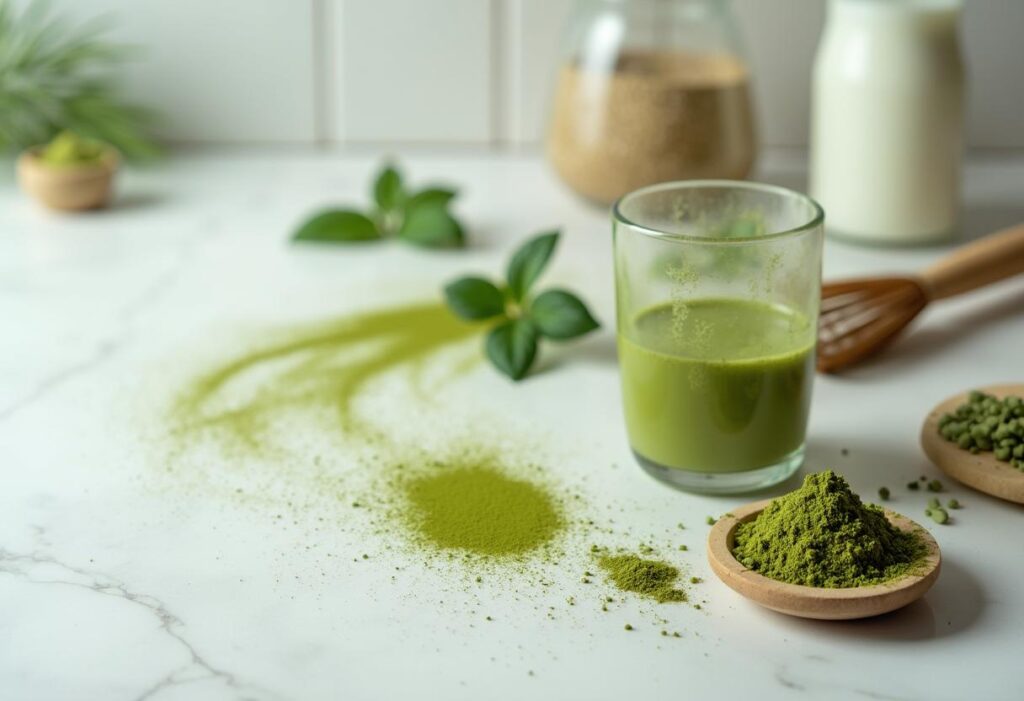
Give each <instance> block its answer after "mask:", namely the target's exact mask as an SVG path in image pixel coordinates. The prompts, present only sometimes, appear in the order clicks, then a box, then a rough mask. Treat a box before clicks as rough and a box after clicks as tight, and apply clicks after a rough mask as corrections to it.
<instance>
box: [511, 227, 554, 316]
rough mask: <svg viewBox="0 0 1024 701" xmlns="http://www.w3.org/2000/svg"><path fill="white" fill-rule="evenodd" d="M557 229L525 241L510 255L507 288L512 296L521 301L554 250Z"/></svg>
mask: <svg viewBox="0 0 1024 701" xmlns="http://www.w3.org/2000/svg"><path fill="white" fill-rule="evenodd" d="M558 233H559V232H557V231H551V232H547V233H544V234H540V235H539V236H535V237H534V238H532V239H530V240H529V241H527V242H526V243H525V244H523V245H522V246H521V247H520V248H519V250H517V251H516V252H515V254H514V255H513V256H512V260H510V261H509V264H508V273H507V277H508V289H509V292H511V294H512V298H513V299H515V300H516V301H517V302H521V301H522V300H523V297H525V296H526V293H527V292H529V291H530V287H531V286H533V283H534V282H536V281H537V278H538V277H540V274H541V273H542V272H544V268H545V267H546V266H547V264H548V260H549V259H550V258H551V254H552V253H554V251H555V244H557V243H558Z"/></svg>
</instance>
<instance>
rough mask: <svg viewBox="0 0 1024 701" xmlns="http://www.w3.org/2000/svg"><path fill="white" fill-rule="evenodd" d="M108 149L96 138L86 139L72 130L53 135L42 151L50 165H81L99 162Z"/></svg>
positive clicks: (44, 159) (43, 158)
mask: <svg viewBox="0 0 1024 701" xmlns="http://www.w3.org/2000/svg"><path fill="white" fill-rule="evenodd" d="M105 153H106V149H105V148H104V146H103V144H102V143H100V142H99V141H96V140H95V139H86V138H84V137H81V136H79V135H78V134H75V133H74V132H71V131H62V132H61V133H59V134H57V136H55V137H53V140H52V141H51V142H50V143H49V144H47V145H46V146H45V147H44V148H43V150H42V153H41V156H42V160H43V162H44V163H46V164H47V165H50V166H81V165H90V164H93V163H98V162H99V161H101V160H102V159H103V155H104V154H105Z"/></svg>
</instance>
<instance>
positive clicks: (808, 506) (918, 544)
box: [732, 470, 926, 588]
mask: <svg viewBox="0 0 1024 701" xmlns="http://www.w3.org/2000/svg"><path fill="white" fill-rule="evenodd" d="M732 552H733V555H734V556H735V557H736V559H737V560H739V561H740V562H741V563H742V564H743V565H745V566H746V567H749V568H750V569H752V570H754V571H755V572H758V573H759V574H762V575H764V576H765V577H770V578H772V579H776V580H779V581H780V582H788V583H790V584H802V585H806V586H812V587H829V588H842V587H860V586H866V585H871V584H878V583H881V582H886V581H890V580H893V579H897V578H899V577H902V576H904V575H906V574H911V573H913V572H914V571H915V569H917V568H918V567H919V566H920V563H921V560H922V558H923V556H924V555H925V553H926V548H925V545H924V542H923V541H922V540H921V538H920V536H919V535H918V534H917V533H916V532H907V531H902V530H900V529H898V528H896V527H895V526H893V525H892V524H891V523H889V521H888V519H886V517H885V513H884V512H883V511H882V509H881V508H879V507H878V506H875V505H873V504H864V503H862V502H861V500H860V497H858V496H857V495H856V494H854V493H853V492H852V491H851V490H850V485H849V484H847V482H846V480H845V479H843V478H842V477H841V476H840V475H837V474H836V473H835V472H832V471H831V470H827V471H825V472H819V473H816V474H811V475H807V477H805V478H804V483H803V486H802V487H800V489H797V490H796V491H793V492H790V493H789V494H786V495H784V496H782V497H779V498H778V499H774V500H772V502H771V503H770V504H768V506H767V507H766V508H765V509H764V511H762V512H761V513H760V514H759V515H758V516H757V518H755V519H754V520H752V521H747V522H745V523H741V524H740V525H739V526H738V527H737V528H736V535H735V542H734V546H733V551H732Z"/></svg>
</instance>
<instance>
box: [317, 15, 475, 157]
mask: <svg viewBox="0 0 1024 701" xmlns="http://www.w3.org/2000/svg"><path fill="white" fill-rule="evenodd" d="M493 5H494V3H492V2H490V1H489V0H428V1H426V2H425V1H424V0H331V10H332V12H331V14H332V15H333V18H332V21H331V26H332V31H331V33H330V34H329V36H330V40H332V41H333V45H334V47H335V50H334V51H333V52H332V55H333V56H334V57H335V61H334V65H333V66H331V67H330V75H331V76H332V78H331V83H330V84H331V85H332V86H333V89H334V105H335V107H334V114H335V121H334V136H335V137H336V138H339V139H341V140H344V141H455V142H466V143H487V142H490V141H491V139H492V137H493V136H494V133H493V119H494V116H493V107H494V97H493V95H492V93H491V90H490V85H491V83H492V70H493V62H492V41H491V39H492V36H491V35H492V31H493V30H492V22H493V21H494V18H493V16H492V10H493V7H492V6H493Z"/></svg>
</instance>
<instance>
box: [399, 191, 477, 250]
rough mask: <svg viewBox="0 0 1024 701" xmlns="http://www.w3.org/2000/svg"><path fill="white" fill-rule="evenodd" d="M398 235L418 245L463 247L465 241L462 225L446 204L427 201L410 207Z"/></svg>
mask: <svg viewBox="0 0 1024 701" xmlns="http://www.w3.org/2000/svg"><path fill="white" fill-rule="evenodd" d="M398 235H399V236H400V237H401V238H403V239H405V240H406V241H409V242H410V243H414V244H416V245H417V246H426V247H428V248H461V247H462V246H463V245H464V243H465V234H463V232H462V225H461V224H459V222H458V221H457V220H456V219H455V217H453V216H452V215H451V214H449V213H448V210H447V208H445V206H444V205H439V204H437V203H429V202H428V203H425V204H421V205H419V206H416V207H410V208H409V209H408V211H407V212H406V213H405V219H404V220H403V221H402V228H401V229H400V230H399V231H398Z"/></svg>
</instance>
